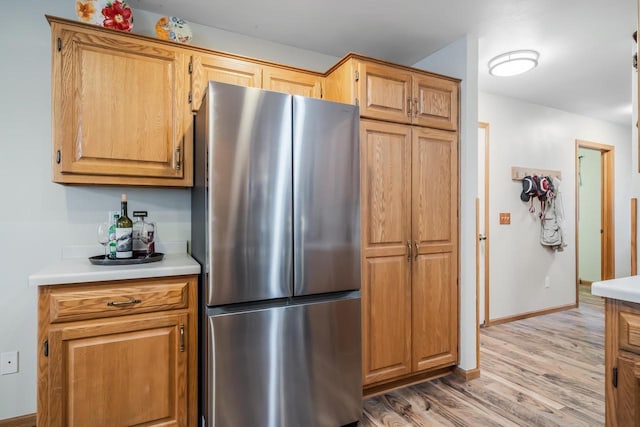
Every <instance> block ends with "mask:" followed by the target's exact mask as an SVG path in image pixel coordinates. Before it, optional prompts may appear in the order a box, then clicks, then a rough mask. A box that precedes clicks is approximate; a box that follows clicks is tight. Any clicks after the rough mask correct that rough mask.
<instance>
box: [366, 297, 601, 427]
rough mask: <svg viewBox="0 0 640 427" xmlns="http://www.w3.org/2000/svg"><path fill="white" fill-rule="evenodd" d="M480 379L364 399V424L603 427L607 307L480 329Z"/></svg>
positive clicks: (585, 304)
mask: <svg viewBox="0 0 640 427" xmlns="http://www.w3.org/2000/svg"><path fill="white" fill-rule="evenodd" d="M480 345H481V349H480V358H481V359H480V367H481V377H480V378H479V379H475V380H472V381H469V382H465V381H464V380H462V379H460V378H457V377H454V376H449V377H445V378H440V379H437V380H434V381H430V382H426V383H423V384H419V385H416V386H412V387H407V388H404V389H400V390H396V391H394V392H391V393H388V394H385V395H382V396H377V397H373V398H370V399H367V400H365V401H364V414H363V417H362V419H361V421H360V423H359V424H358V425H359V426H362V427H369V426H473V427H484V426H563V427H566V426H590V427H591V426H603V425H604V305H603V300H602V299H601V298H599V297H594V296H591V294H590V291H589V288H587V287H581V290H580V307H579V308H577V309H572V310H567V311H563V312H559V313H553V314H548V315H545V316H538V317H534V318H530V319H525V320H520V321H516V322H511V323H507V324H503V325H497V326H491V327H489V328H486V329H483V330H482V331H481V338H480Z"/></svg>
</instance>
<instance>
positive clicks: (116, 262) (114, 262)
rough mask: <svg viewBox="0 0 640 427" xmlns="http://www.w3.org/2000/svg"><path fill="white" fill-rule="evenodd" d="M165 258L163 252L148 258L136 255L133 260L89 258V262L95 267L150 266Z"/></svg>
mask: <svg viewBox="0 0 640 427" xmlns="http://www.w3.org/2000/svg"><path fill="white" fill-rule="evenodd" d="M162 258H164V254H163V253H162V252H155V253H152V254H151V255H149V256H147V255H145V254H141V255H134V257H133V258H121V259H111V258H107V257H105V256H104V255H96V256H92V257H89V261H90V262H91V264H94V265H129V264H148V263H150V262H156V261H160V260H162Z"/></svg>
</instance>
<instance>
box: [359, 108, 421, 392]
mask: <svg viewBox="0 0 640 427" xmlns="http://www.w3.org/2000/svg"><path fill="white" fill-rule="evenodd" d="M360 141H361V150H360V153H361V162H360V164H361V173H362V177H361V179H362V183H361V189H362V202H361V203H362V248H363V251H362V252H363V256H364V260H363V267H362V277H363V284H362V344H363V351H362V356H363V382H364V384H365V385H366V384H372V383H375V382H379V381H383V380H388V379H393V378H395V377H398V376H402V375H405V374H408V373H410V372H411V284H410V278H409V274H410V268H409V263H410V258H409V257H408V255H409V252H408V248H407V242H408V239H409V238H410V230H409V227H410V220H411V217H410V214H411V212H410V210H409V206H410V205H409V197H410V175H409V171H410V156H411V152H410V149H411V142H410V141H411V139H410V128H408V127H407V126H403V125H396V124H391V123H380V122H372V121H367V120H362V121H361V122H360Z"/></svg>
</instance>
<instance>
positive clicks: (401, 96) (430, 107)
mask: <svg viewBox="0 0 640 427" xmlns="http://www.w3.org/2000/svg"><path fill="white" fill-rule="evenodd" d="M325 92H326V95H325V98H326V99H329V100H333V101H339V102H346V103H353V104H358V105H360V115H361V116H362V117H367V118H372V119H378V120H386V121H392V122H398V123H409V124H414V125H418V126H425V127H431V128H436V129H444V130H457V129H458V83H457V81H455V80H453V79H450V78H447V77H444V76H437V75H433V74H430V73H427V72H422V71H420V70H414V69H410V68H407V67H401V66H395V65H391V64H386V63H382V62H378V61H373V60H367V59H364V58H362V57H359V56H355V55H351V56H349V57H347V58H346V59H345V60H343V61H342V62H341V63H340V64H338V65H337V66H336V67H334V68H333V69H332V70H330V71H329V73H328V75H327V77H326V91H325Z"/></svg>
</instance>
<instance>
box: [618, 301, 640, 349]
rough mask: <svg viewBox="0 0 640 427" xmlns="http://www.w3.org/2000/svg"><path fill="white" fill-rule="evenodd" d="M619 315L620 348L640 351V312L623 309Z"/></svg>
mask: <svg viewBox="0 0 640 427" xmlns="http://www.w3.org/2000/svg"><path fill="white" fill-rule="evenodd" d="M619 316H620V317H619V323H620V326H619V332H618V333H619V341H620V348H621V349H624V350H627V351H631V352H634V353H640V314H636V313H628V312H624V311H621V312H620V314H619Z"/></svg>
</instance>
